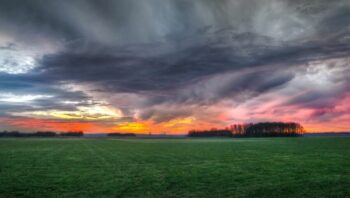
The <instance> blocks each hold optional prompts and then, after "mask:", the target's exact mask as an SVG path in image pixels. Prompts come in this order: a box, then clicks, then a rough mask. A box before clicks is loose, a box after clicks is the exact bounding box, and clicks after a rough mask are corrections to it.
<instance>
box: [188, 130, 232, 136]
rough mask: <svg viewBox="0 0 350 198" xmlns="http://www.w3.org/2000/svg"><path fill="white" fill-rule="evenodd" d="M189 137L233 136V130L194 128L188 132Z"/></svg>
mask: <svg viewBox="0 0 350 198" xmlns="http://www.w3.org/2000/svg"><path fill="white" fill-rule="evenodd" d="M188 136H189V137H232V133H231V131H229V130H227V129H211V130H204V131H198V130H192V131H190V132H188Z"/></svg>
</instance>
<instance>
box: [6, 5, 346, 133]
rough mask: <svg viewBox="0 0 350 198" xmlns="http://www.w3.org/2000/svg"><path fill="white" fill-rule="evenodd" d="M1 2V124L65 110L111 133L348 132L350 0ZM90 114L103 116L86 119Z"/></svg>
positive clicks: (11, 126)
mask: <svg viewBox="0 0 350 198" xmlns="http://www.w3.org/2000/svg"><path fill="white" fill-rule="evenodd" d="M1 5H2V6H1V8H0V27H1V30H0V116H1V117H2V118H3V120H6V121H2V123H4V125H5V126H6V127H9V128H16V124H13V123H16V122H13V121H12V122H10V121H9V119H10V120H18V119H42V122H45V119H57V121H58V122H60V120H62V119H63V118H62V113H64V115H65V116H67V115H76V113H77V112H80V113H81V116H80V117H79V116H78V117H77V116H76V117H75V118H77V119H76V121H81V122H86V119H85V118H86V117H89V116H94V117H96V118H101V119H97V120H98V121H96V120H94V121H93V122H94V123H96V122H97V123H98V124H99V125H100V126H101V127H100V128H99V129H100V130H101V128H103V127H105V129H106V130H107V129H108V130H109V131H111V130H118V126H119V125H120V126H129V125H128V124H127V123H139V124H140V123H141V124H142V126H147V127H148V129H149V127H151V129H149V130H158V131H159V130H168V131H173V132H185V131H186V130H188V129H190V128H194V127H218V126H226V125H228V124H230V123H234V122H257V121H276V120H282V121H298V122H301V123H303V124H305V125H306V126H307V127H308V128H309V129H310V130H311V131H322V130H337V131H340V130H350V128H348V126H346V124H345V123H346V121H350V119H349V120H348V117H347V115H348V114H349V113H350V110H349V108H348V107H346V105H345V103H346V101H348V97H349V90H350V86H349V81H350V71H349V69H348V68H349V65H348V64H349V57H348V54H349V51H350V3H349V2H348V1H346V0H339V1H332V2H330V1H325V0H312V1H307V2H305V1H301V0H300V1H295V0H293V1H292V0H284V1H280V0H244V1H243V0H242V1H234V0H217V1H211V0H199V1H186V0H145V1H139V0H118V1H103V2H96V1H92V0H76V1H74V2H72V1H68V0H67V1H66V0H63V1H53V0H49V1H47V0H45V1H44V0H32V1H25V2H23V1H19V0H11V1H10V0H2V1H1ZM16 98H17V100H16ZM18 98H22V99H23V98H24V99H23V100H22V101H21V100H18ZM344 105H345V106H344ZM96 108H102V109H105V110H104V111H101V112H98V113H96V112H95V114H93V115H91V112H90V113H87V111H92V109H96ZM106 108H108V110H107V109H106ZM344 108H345V109H344ZM82 109H85V110H83V111H82ZM87 109H89V110H87ZM38 112H41V113H40V115H41V116H40V117H38ZM52 112H60V113H61V114H60V115H61V117H60V116H56V117H55V116H53V115H57V114H52ZM84 112H85V114H84ZM110 112H118V116H109V117H108V116H107V115H112V114H110ZM78 114H79V113H78ZM45 115H46V116H45ZM113 115H116V114H113ZM73 117H74V116H73ZM70 118H71V119H73V118H72V116H71V117H70ZM104 118H105V119H104ZM184 120H185V121H184ZM90 121H91V120H90ZM325 121H327V122H326V123H325ZM0 122H1V121H0ZM91 122H92V121H91ZM174 122H178V123H179V126H176V124H174ZM6 123H7V124H6ZM11 123H12V124H11ZM327 123H329V124H327ZM130 126H131V125H130ZM175 126H176V127H175ZM19 128H26V127H23V125H21V126H19ZM32 128H33V127H32ZM32 128H31V129H32ZM34 128H35V127H34ZM124 129H125V127H124V128H123V129H122V130H124ZM93 130H96V128H94V129H90V130H89V129H88V131H93Z"/></svg>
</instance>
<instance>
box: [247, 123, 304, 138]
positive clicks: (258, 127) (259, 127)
mask: <svg viewBox="0 0 350 198" xmlns="http://www.w3.org/2000/svg"><path fill="white" fill-rule="evenodd" d="M304 132H305V130H304V128H303V127H302V126H301V125H300V124H299V123H294V122H290V123H283V122H264V123H258V124H254V125H252V126H250V127H248V128H247V130H246V132H245V136H248V137H281V136H301V135H303V134H304Z"/></svg>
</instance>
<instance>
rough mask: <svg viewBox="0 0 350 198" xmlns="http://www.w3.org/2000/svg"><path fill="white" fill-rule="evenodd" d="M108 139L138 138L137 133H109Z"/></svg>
mask: <svg viewBox="0 0 350 198" xmlns="http://www.w3.org/2000/svg"><path fill="white" fill-rule="evenodd" d="M107 136H108V137H136V134H135V133H108V134H107Z"/></svg>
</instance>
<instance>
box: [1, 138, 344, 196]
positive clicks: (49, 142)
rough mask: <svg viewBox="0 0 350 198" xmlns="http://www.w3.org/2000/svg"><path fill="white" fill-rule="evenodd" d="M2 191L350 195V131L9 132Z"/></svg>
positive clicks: (6, 193)
mask: <svg viewBox="0 0 350 198" xmlns="http://www.w3.org/2000/svg"><path fill="white" fill-rule="evenodd" d="M0 197H4V198H5V197H6V198H11V197H36V198H37V197H45V198H48V197H269V198H270V197H317V198H319V197H350V138H261V139H253V138H252V139H180V140H156V139H124V140H123V139H1V140H0Z"/></svg>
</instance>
